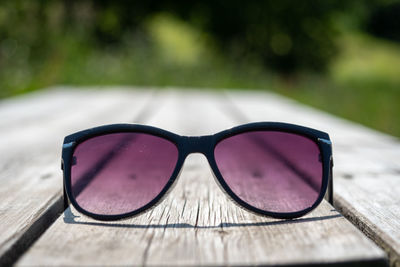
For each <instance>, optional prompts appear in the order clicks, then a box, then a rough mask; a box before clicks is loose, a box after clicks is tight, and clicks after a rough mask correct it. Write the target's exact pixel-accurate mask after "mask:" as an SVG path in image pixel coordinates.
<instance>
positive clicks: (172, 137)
mask: <svg viewBox="0 0 400 267" xmlns="http://www.w3.org/2000/svg"><path fill="white" fill-rule="evenodd" d="M252 131H279V132H287V133H293V134H297V135H301V136H304V137H306V138H308V139H310V140H312V141H313V142H315V143H316V144H317V145H318V147H319V149H320V152H321V156H322V158H321V160H322V169H323V171H322V173H323V177H322V188H321V190H320V194H319V196H318V198H317V200H316V201H315V203H314V204H313V205H312V206H311V207H308V208H306V209H304V210H301V211H297V212H286V213H278V212H269V211H264V210H261V209H258V208H256V207H253V206H251V205H249V204H248V203H246V202H245V201H243V200H241V199H240V198H239V197H238V196H237V195H236V194H235V193H234V192H233V191H232V190H231V189H230V188H229V186H228V185H227V184H226V182H225V181H224V178H223V177H222V175H221V173H220V171H219V169H218V166H217V164H216V161H215V158H214V149H215V147H216V145H217V144H218V143H219V142H220V141H222V140H224V139H226V138H228V137H231V136H234V135H237V134H240V133H245V132H252ZM129 132H134V133H145V134H151V135H154V136H158V137H161V138H164V139H167V140H169V141H171V142H172V143H174V144H175V145H176V147H177V149H178V151H179V152H178V161H177V163H176V166H175V169H174V171H173V173H172V176H171V177H170V178H169V181H168V182H167V184H166V185H165V187H164V188H163V190H162V191H161V192H160V193H159V194H158V195H157V196H156V197H155V198H154V199H153V200H152V201H150V202H149V203H148V204H146V205H145V206H143V207H141V208H139V209H137V210H134V211H131V212H128V213H124V214H119V215H100V214H94V213H91V212H88V211H86V210H84V209H83V208H81V207H80V206H79V204H78V203H77V202H76V201H75V199H74V197H73V195H72V185H71V165H72V156H73V153H74V150H75V148H76V147H77V145H79V144H80V143H82V142H84V141H85V140H88V139H90V138H93V137H96V136H101V135H106V134H111V133H129ZM191 153H201V154H203V155H204V156H205V157H206V158H207V160H208V163H209V164H210V167H211V169H212V172H213V174H214V177H215V178H216V180H217V184H218V185H219V186H220V187H221V188H222V189H223V190H222V191H224V192H225V193H227V194H228V196H229V197H230V198H231V199H233V200H234V202H235V203H237V204H239V206H241V207H243V208H245V209H246V210H248V211H251V212H253V213H256V214H258V215H263V216H268V217H273V218H280V219H293V218H297V217H300V216H303V215H305V214H306V213H308V212H310V211H311V210H313V209H315V208H316V207H317V206H318V205H319V204H320V203H321V201H322V200H323V198H324V197H325V195H327V196H326V198H327V200H328V201H329V203H331V204H332V205H333V181H332V167H333V159H332V143H331V141H330V138H329V135H328V134H327V133H324V132H321V131H318V130H315V129H311V128H307V127H303V126H299V125H294V124H288V123H280V122H255V123H248V124H244V125H240V126H237V127H233V128H231V129H228V130H224V131H222V132H219V133H216V134H214V135H206V136H180V135H177V134H174V133H171V132H168V131H166V130H163V129H160V128H156V127H152V126H146V125H139V124H112V125H104V126H99V127H95V128H91V129H87V130H83V131H79V132H77V133H74V134H71V135H68V136H66V137H65V138H64V144H63V147H62V159H61V169H62V170H63V180H64V183H63V187H64V208H65V209H66V208H67V207H68V205H69V202H68V200H69V201H70V203H72V205H73V206H74V207H75V208H76V210H77V211H79V212H80V213H82V214H84V215H86V216H89V217H92V218H94V219H96V220H102V221H112V220H120V219H125V218H128V217H133V216H135V215H138V214H140V213H143V212H144V211H146V210H148V209H150V208H152V207H154V206H156V204H158V203H159V202H161V200H162V199H163V198H164V197H165V196H166V195H167V193H168V191H169V190H170V189H171V188H172V186H173V185H174V184H175V182H176V180H177V178H178V177H179V174H180V171H181V169H182V166H183V163H184V161H185V159H186V157H187V156H188V155H189V154H191ZM327 191H328V193H327Z"/></svg>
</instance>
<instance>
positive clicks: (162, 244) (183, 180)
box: [17, 92, 385, 266]
mask: <svg viewBox="0 0 400 267" xmlns="http://www.w3.org/2000/svg"><path fill="white" fill-rule="evenodd" d="M165 94H167V95H165V96H164V98H165V101H166V102H165V105H163V106H162V107H160V109H159V110H158V112H157V113H156V114H154V116H153V117H151V118H150V119H149V120H148V121H147V123H148V124H150V125H155V126H159V127H162V128H164V129H167V130H171V131H175V132H177V133H179V134H185V135H201V134H211V133H215V132H217V131H219V130H222V129H225V128H228V127H231V126H233V125H235V124H237V123H236V122H235V121H234V120H233V119H231V114H230V113H229V112H227V110H226V109H222V108H221V103H226V101H225V99H224V98H223V97H222V96H221V95H218V94H214V93H211V92H206V93H200V92H172V93H165ZM59 177H60V179H61V174H60V175H59ZM212 179H213V178H212V175H211V172H210V169H209V166H208V164H207V163H206V161H205V159H204V157H202V156H198V155H191V156H189V158H188V159H187V160H186V162H185V166H184V169H183V171H182V173H181V177H180V179H179V180H178V181H177V184H176V186H175V188H173V190H172V191H171V192H170V194H169V195H168V197H166V198H165V199H164V201H163V202H161V203H160V204H159V205H158V206H157V207H155V208H154V209H152V210H151V211H149V212H147V213H145V214H142V215H140V216H137V217H135V218H131V219H128V220H124V221H118V222H99V221H95V220H92V219H90V218H87V217H84V216H82V215H81V214H79V213H78V212H77V211H76V210H74V209H73V208H71V207H70V208H68V209H67V210H66V211H65V212H64V214H63V215H61V217H60V218H58V219H57V220H56V221H55V223H54V224H53V225H52V226H51V227H50V228H49V229H48V230H47V231H46V233H45V234H44V235H43V236H42V237H41V238H40V239H39V240H38V241H37V242H36V243H35V244H34V245H33V246H32V247H31V249H30V250H29V251H28V252H27V253H26V254H25V255H24V256H23V257H22V258H21V259H20V261H19V262H18V263H17V264H18V265H32V264H35V265H99V264H101V265H117V264H118V265H150V266H152V265H153V266H154V265H156V266H158V265H180V266H187V265H192V266H198V265H212V266H215V265H275V264H279V265H298V264H324V263H327V264H332V263H337V264H359V263H365V264H370V265H371V264H376V265H384V264H385V255H384V253H383V251H381V250H380V249H379V248H377V247H376V246H375V245H374V244H373V243H372V242H371V241H370V240H369V239H367V238H366V237H365V236H364V235H363V234H362V233H361V232H360V231H358V230H357V229H356V228H355V227H354V226H353V225H352V224H351V223H349V222H348V221H347V220H346V219H345V218H344V217H342V216H341V215H340V214H339V213H338V212H337V211H335V210H334V209H333V208H332V207H331V206H330V205H329V204H328V203H326V202H323V203H322V204H321V206H320V207H319V208H318V209H316V210H315V211H314V212H312V213H310V214H308V215H307V216H305V217H303V218H300V219H297V220H291V221H285V220H275V219H270V218H265V217H261V216H257V215H254V214H252V213H249V212H247V211H244V210H243V209H241V208H239V207H237V206H236V205H235V204H234V203H233V202H231V201H230V200H229V199H228V198H227V197H226V196H225V195H224V194H223V193H222V192H221V190H220V189H219V188H218V186H217V185H216V183H215V182H213V181H212Z"/></svg>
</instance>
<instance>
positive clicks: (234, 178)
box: [214, 131, 322, 213]
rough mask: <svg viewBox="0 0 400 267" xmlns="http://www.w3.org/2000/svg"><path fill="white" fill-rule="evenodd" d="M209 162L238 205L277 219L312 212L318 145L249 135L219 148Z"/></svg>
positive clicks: (271, 134)
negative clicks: (274, 214)
mask: <svg viewBox="0 0 400 267" xmlns="http://www.w3.org/2000/svg"><path fill="white" fill-rule="evenodd" d="M214 153H215V160H216V163H217V166H218V169H219V171H220V172H221V174H222V176H223V178H224V181H225V182H226V183H227V185H228V186H229V188H230V189H231V190H232V191H233V192H234V193H235V194H236V195H237V196H238V197H239V198H240V199H242V200H243V201H245V202H246V203H248V204H249V205H251V206H253V207H256V208H258V209H261V210H264V211H270V212H277V213H288V212H296V211H302V210H304V209H306V208H309V207H310V206H312V205H313V204H314V203H315V202H316V200H317V198H318V196H319V194H320V191H321V187H322V163H321V160H320V157H321V156H320V150H319V148H318V145H317V144H316V143H315V142H313V141H312V140H310V139H308V138H306V137H304V136H301V135H296V134H292V133H285V132H276V131H254V132H247V133H242V134H238V135H235V136H232V137H229V138H226V139H224V140H222V141H221V142H219V143H218V144H217V146H216V148H215V152H214Z"/></svg>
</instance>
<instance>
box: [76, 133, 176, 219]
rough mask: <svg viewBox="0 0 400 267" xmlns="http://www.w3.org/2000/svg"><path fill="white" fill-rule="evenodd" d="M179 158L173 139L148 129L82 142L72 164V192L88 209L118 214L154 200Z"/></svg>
mask: <svg viewBox="0 0 400 267" xmlns="http://www.w3.org/2000/svg"><path fill="white" fill-rule="evenodd" d="M177 160H178V149H177V147H176V146H175V145H174V144H173V143H172V142H170V141H168V140H166V139H163V138H160V137H157V136H154V135H150V134H144V133H115V134H107V135H102V136H98V137H94V138H91V139H88V140H86V141H84V142H83V143H81V144H79V145H78V146H77V147H76V149H75V151H74V154H73V163H72V168H71V184H72V195H73V197H74V199H75V200H76V202H77V203H78V205H79V206H80V207H81V208H83V209H84V210H86V211H88V212H91V213H94V214H99V215H118V214H124V213H128V212H131V211H134V210H137V209H139V208H141V207H143V206H145V205H146V204H148V203H149V202H150V201H152V200H153V199H154V198H155V197H156V196H157V195H158V194H159V193H160V192H161V191H162V190H163V188H164V187H165V186H166V184H167V182H168V180H169V178H170V177H171V175H172V173H173V171H174V168H175V165H176V163H177Z"/></svg>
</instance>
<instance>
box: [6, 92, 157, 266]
mask: <svg viewBox="0 0 400 267" xmlns="http://www.w3.org/2000/svg"><path fill="white" fill-rule="evenodd" d="M149 98H150V95H149V93H148V92H144V91H142V92H141V91H137V92H136V93H135V94H132V92H128V91H126V90H116V91H97V90H80V91H71V90H68V91H66V90H62V89H56V90H47V91H45V92H40V93H38V94H33V95H32V96H29V95H28V96H24V97H23V98H21V99H12V100H10V101H8V100H6V101H3V102H0V112H1V113H0V116H1V118H2V120H1V122H0V129H1V131H0V151H1V153H0V183H1V186H0V221H1V224H0V265H2V266H3V265H7V264H10V263H12V262H13V261H15V260H16V258H18V256H19V255H20V254H21V253H22V252H23V251H24V250H26V248H27V247H28V246H29V245H30V244H32V242H33V241H34V240H35V239H36V238H37V237H38V236H39V235H40V234H41V233H42V232H43V231H44V230H45V229H47V227H48V226H49V225H50V224H51V223H52V222H53V221H54V220H55V218H57V217H58V216H59V214H60V213H62V211H63V207H62V199H61V192H62V180H61V179H60V154H61V145H62V141H63V140H62V139H63V137H64V136H65V135H67V134H69V133H71V132H73V131H76V130H79V129H82V128H87V127H91V126H94V125H97V124H102V123H110V122H116V121H125V122H130V121H132V120H133V119H135V116H136V115H138V114H139V113H140V111H141V110H142V109H143V107H144V105H145V104H146V103H145V102H146V101H148V99H149ZM3 115H4V116H3ZM13 116H14V117H13Z"/></svg>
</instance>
